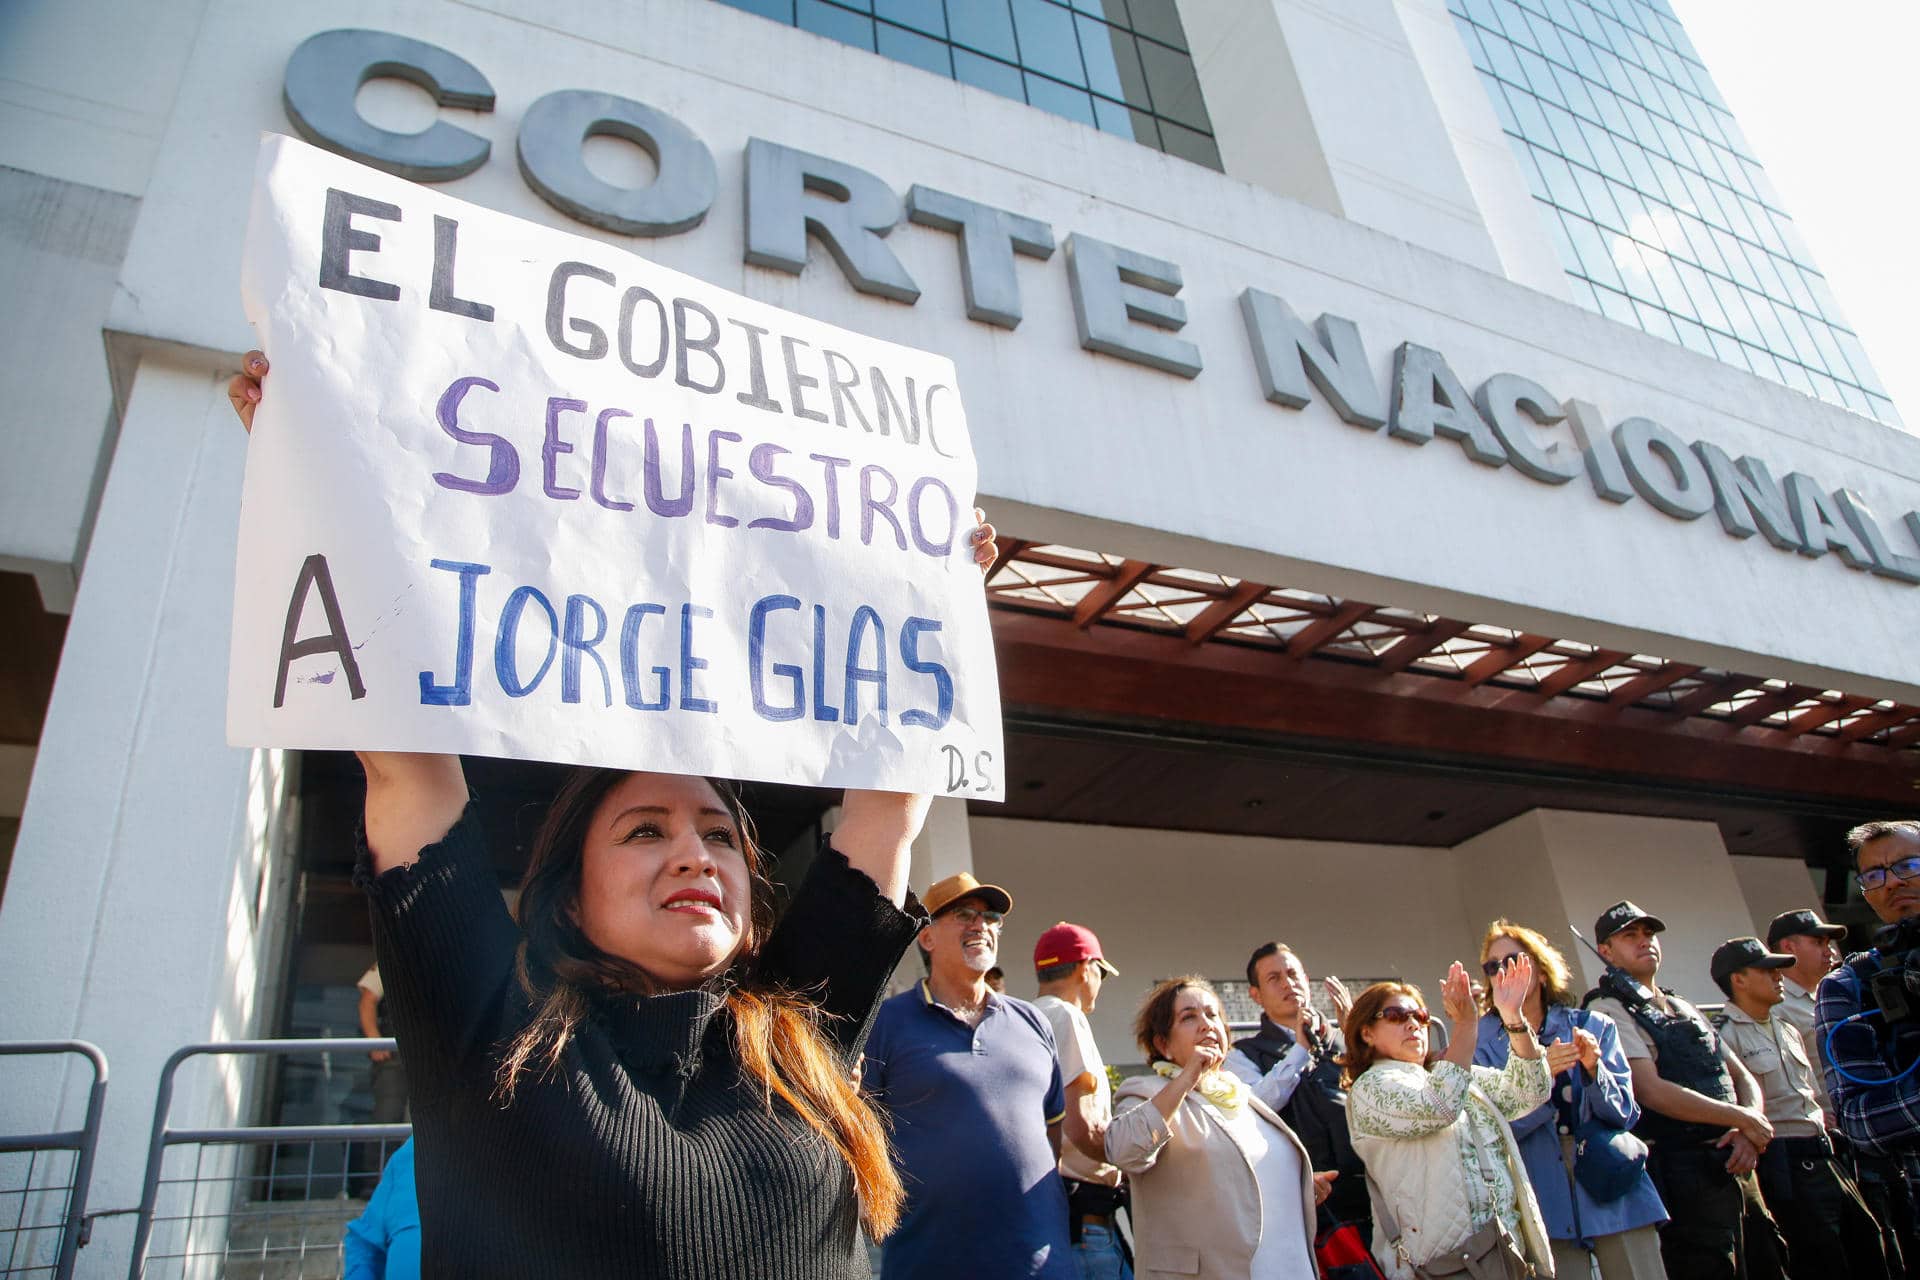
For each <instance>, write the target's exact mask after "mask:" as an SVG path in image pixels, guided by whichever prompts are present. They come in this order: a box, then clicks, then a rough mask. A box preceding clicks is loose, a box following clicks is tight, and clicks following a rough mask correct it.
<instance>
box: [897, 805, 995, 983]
mask: <svg viewBox="0 0 1920 1280" xmlns="http://www.w3.org/2000/svg"><path fill="white" fill-rule="evenodd" d="M969 823H970V819H969V818H968V817H967V802H966V801H965V800H961V799H959V798H957V797H954V796H936V797H935V798H934V801H933V808H932V810H931V811H929V812H928V814H927V825H926V826H924V827H922V828H921V829H920V835H919V838H918V839H916V840H915V841H914V842H913V865H912V867H911V869H910V870H909V871H908V873H907V885H908V887H909V888H911V889H912V890H913V891H914V892H915V893H925V892H926V891H927V886H928V885H930V884H932V883H934V882H935V881H936V880H945V879H946V878H947V877H948V876H951V875H958V874H959V873H960V872H962V871H972V870H973V833H972V828H971V826H970V825H969ZM1006 963H1007V962H1006V957H1005V956H1002V957H1001V959H1000V964H1001V967H1002V968H1005V967H1006ZM925 973H926V968H925V966H924V965H922V964H921V962H920V949H919V944H918V943H915V944H913V945H912V946H910V947H908V948H907V953H906V954H905V955H904V956H902V957H900V966H899V968H897V969H895V970H894V971H893V981H892V982H891V983H889V984H888V988H889V990H892V991H905V990H906V989H907V988H908V987H910V986H912V985H913V984H914V983H916V982H918V981H920V979H921V977H922V976H923V975H924V974H925Z"/></svg>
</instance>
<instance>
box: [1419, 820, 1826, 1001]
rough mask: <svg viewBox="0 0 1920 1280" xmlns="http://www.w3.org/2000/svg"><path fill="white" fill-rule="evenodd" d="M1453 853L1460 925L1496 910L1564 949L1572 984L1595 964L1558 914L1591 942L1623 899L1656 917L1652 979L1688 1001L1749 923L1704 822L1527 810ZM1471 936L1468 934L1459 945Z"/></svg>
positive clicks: (1713, 990)
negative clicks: (1656, 968) (1659, 954)
mask: <svg viewBox="0 0 1920 1280" xmlns="http://www.w3.org/2000/svg"><path fill="white" fill-rule="evenodd" d="M1454 857H1455V859H1456V864H1457V867H1458V873H1459V886H1460V897H1461V901H1462V902H1463V903H1464V904H1465V906H1466V913H1467V919H1468V921H1469V922H1470V925H1471V927H1472V928H1473V929H1475V930H1479V929H1482V928H1484V927H1485V926H1486V924H1487V923H1488V922H1490V921H1492V920H1493V919H1495V918H1496V917H1499V916H1505V917H1507V918H1509V919H1511V920H1514V921H1517V922H1518V923H1521V924H1524V925H1527V926H1529V927H1530V928H1534V929H1538V930H1539V931H1540V932H1541V933H1544V934H1546V935H1547V936H1548V937H1549V938H1551V939H1552V940H1553V942H1554V944H1555V945H1556V946H1558V947H1560V949H1561V950H1562V951H1564V952H1565V953H1566V956H1567V959H1568V960H1569V961H1570V962H1572V963H1573V965H1574V971H1575V975H1576V976H1577V977H1578V978H1579V980H1580V982H1581V989H1582V990H1585V989H1586V988H1587V987H1589V986H1591V985H1592V984H1593V983H1594V982H1595V981H1596V980H1597V979H1598V978H1599V976H1600V968H1601V966H1600V962H1599V961H1597V960H1595V959H1594V958H1593V956H1592V954H1591V953H1590V952H1588V951H1587V949H1586V948H1585V947H1582V946H1580V945H1579V944H1578V943H1576V942H1575V941H1574V940H1573V939H1572V938H1571V937H1569V936H1568V934H1569V932H1570V930H1569V922H1571V924H1572V925H1574V926H1577V927H1578V929H1579V931H1580V933H1581V934H1582V935H1583V936H1585V937H1587V938H1589V939H1591V937H1592V931H1593V921H1594V919H1595V917H1597V916H1598V915H1599V914H1600V912H1601V911H1603V910H1605V909H1606V908H1607V907H1608V906H1610V905H1612V904H1613V903H1615V902H1618V901H1619V900H1620V899H1622V898H1628V899H1631V900H1632V901H1634V902H1636V903H1638V904H1639V905H1640V907H1641V908H1642V909H1643V910H1645V911H1650V912H1652V913H1653V914H1654V915H1656V916H1658V917H1660V919H1661V920H1663V921H1665V922H1666V925H1667V931H1666V932H1665V933H1664V934H1662V935H1661V939H1660V941H1661V945H1662V950H1663V952H1664V958H1663V959H1662V961H1661V965H1660V982H1661V984H1662V985H1664V986H1669V987H1672V988H1673V989H1674V990H1676V991H1678V992H1679V993H1680V994H1681V995H1683V996H1685V997H1686V998H1687V999H1689V1000H1695V1001H1719V1000H1721V999H1723V997H1722V996H1721V994H1720V991H1719V988H1717V987H1715V986H1714V985H1713V979H1712V978H1711V976H1709V974H1708V972H1707V962H1708V960H1709V959H1710V958H1711V957H1712V955H1713V950H1714V948H1715V947H1717V946H1719V945H1720V944H1721V943H1722V942H1724V941H1726V940H1727V939H1728V938H1733V937H1738V936H1740V935H1741V934H1747V933H1752V932H1753V930H1754V927H1755V926H1754V916H1753V911H1752V909H1751V908H1750V907H1749V905H1748V901H1747V896H1746V894H1745V893H1744V892H1743V891H1742V887H1741V883H1740V878H1739V877H1738V876H1737V875H1736V874H1735V871H1734V860H1733V859H1732V858H1730V857H1729V856H1728V855H1727V850H1726V845H1725V844H1724V843H1723V842H1722V841H1721V839H1720V829H1719V828H1718V827H1716V826H1715V825H1714V824H1713V823H1711V822H1695V821H1690V820H1680V819H1674V818H1639V817H1629V816H1625V815H1621V814H1607V813H1573V812H1567V811H1562V810H1556V809H1535V810H1532V811H1530V812H1528V813H1524V814H1522V815H1520V816H1519V817H1517V818H1513V819H1510V820H1509V821H1507V822H1504V823H1502V824H1501V825H1500V826H1498V827H1495V828H1493V829H1492V830H1490V831H1487V832H1484V833H1482V834H1481V835H1479V836H1476V837H1474V838H1473V839H1471V840H1468V841H1465V842H1463V843H1462V844H1460V845H1459V846H1457V847H1456V848H1455V850H1454ZM1808 883H1809V885H1811V881H1809V882H1808ZM1478 941H1479V934H1478V932H1476V933H1475V934H1474V936H1473V937H1472V938H1471V939H1470V940H1469V941H1468V945H1472V944H1473V943H1477V942H1478Z"/></svg>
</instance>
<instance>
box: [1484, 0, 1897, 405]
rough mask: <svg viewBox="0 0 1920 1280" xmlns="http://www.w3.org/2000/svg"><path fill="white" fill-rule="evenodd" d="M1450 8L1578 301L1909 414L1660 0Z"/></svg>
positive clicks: (1720, 355) (1746, 365)
mask: <svg viewBox="0 0 1920 1280" xmlns="http://www.w3.org/2000/svg"><path fill="white" fill-rule="evenodd" d="M1447 7H1448V9H1449V10H1450V11H1451V12H1452V14H1453V17H1454V20H1455V23H1456V25H1457V26H1458V27H1459V30H1460V34H1461V37H1462V38H1463V39H1464V40H1465V41H1466V45H1467V52H1468V54H1469V55H1470V56H1471V57H1472V59H1473V64H1474V66H1476V67H1477V68H1479V70H1480V76H1481V80H1482V82H1483V83H1484V84H1485V86H1486V89H1487V92H1488V94H1489V96H1490V97H1491V98H1492V100H1493V109H1494V111H1495V113H1496V114H1497V115H1498V116H1499V117H1500V123H1501V125H1502V127H1503V128H1504V129H1505V130H1506V132H1507V135H1508V138H1509V141H1510V142H1511V143H1512V144H1513V149H1514V153H1515V155H1516V156H1517V158H1518V159H1519V162H1520V169H1521V172H1522V174H1523V175H1524V176H1525V178H1526V181H1527V184H1528V185H1529V187H1531V188H1532V191H1533V196H1534V198H1535V199H1536V200H1538V201H1539V202H1540V203H1541V204H1542V205H1544V206H1545V209H1546V212H1547V214H1548V218H1547V224H1548V226H1549V228H1551V230H1552V233H1553V237H1554V240H1555V242H1556V244H1557V245H1558V247H1559V251H1560V259H1561V262H1562V263H1563V264H1564V265H1565V267H1566V270H1567V275H1568V277H1569V278H1570V279H1571V281H1572V284H1573V293H1574V297H1575V299H1576V300H1577V301H1579V302H1580V303H1582V304H1583V305H1585V306H1587V307H1590V308H1592V309H1593V310H1595V311H1599V312H1600V313H1602V314H1603V315H1606V316H1609V317H1611V318H1612V319H1615V320H1619V321H1621V322H1622V323H1625V324H1630V325H1635V326H1637V327H1639V328H1641V329H1644V330H1646V331H1647V332H1648V333H1652V334H1655V335H1657V336H1659V337H1662V338H1665V339H1667V340H1668V341H1670V342H1678V343H1681V344H1683V345H1685V346H1687V347H1689V348H1691V349H1693V350H1695V351H1698V352H1700V353H1701V354H1702V355H1708V356H1713V357H1715V358H1716V359H1719V360H1722V361H1725V362H1726V363H1728V364H1731V365H1734V366H1736V367H1738V368H1743V369H1750V370H1752V371H1753V372H1754V373H1757V374H1759V375H1760V376H1762V377H1764V378H1770V379H1772V380H1774V381H1776V382H1781V383H1784V384H1786V385H1787V386H1789V387H1793V388H1795V389H1796V390H1799V391H1803V392H1805V393H1807V394H1808V395H1813V396H1818V397H1819V398H1820V399H1822V400H1825V401H1828V402H1829V403H1832V404H1837V405H1844V406H1845V407H1846V408H1848V409H1851V410H1853V411H1854V412H1855V413H1860V414H1864V415H1867V416H1869V417H1874V418H1878V419H1879V420H1881V421H1883V422H1889V423H1897V422H1898V421H1899V418H1898V415H1897V414H1896V412H1895V410H1894V406H1893V402H1892V401H1891V400H1889V399H1888V398H1887V394H1886V391H1885V389H1884V388H1883V387H1882V386H1881V384H1880V381H1879V379H1878V378H1877V377H1876V376H1875V375H1874V372H1873V369H1872V367H1871V366H1870V365H1869V364H1868V362H1867V356H1866V352H1865V351H1864V350H1863V349H1862V348H1861V345H1860V341H1859V339H1858V338H1857V337H1855V336H1854V333H1853V331H1852V330H1851V329H1850V328H1848V326H1847V323H1846V320H1845V318H1844V316H1843V315H1842V313H1841V310H1840V306H1839V304H1838V303H1837V302H1836V301H1835V300H1834V297H1833V293H1832V291H1831V290H1830V289H1829V288H1828V287H1827V281H1826V278H1825V277H1824V276H1822V275H1821V274H1820V272H1819V270H1818V269H1817V268H1816V267H1815V266H1814V263H1813V257H1812V255H1811V254H1810V253H1809V252H1808V251H1807V246H1806V244H1805V242H1804V241H1802V240H1801V239H1800V236H1799V234H1798V233H1797V232H1796V231H1795V230H1794V226H1793V220H1792V219H1791V218H1789V217H1788V216H1787V214H1786V212H1785V210H1783V209H1782V208H1781V204H1780V196H1779V193H1778V192H1776V191H1775V190H1774V189H1773V186H1772V184H1771V183H1769V182H1768V181H1767V175H1766V173H1765V172H1764V171H1763V170H1762V169H1761V167H1760V162H1759V160H1758V159H1756V158H1755V156H1754V154H1753V148H1752V147H1751V146H1750V145H1749V144H1748V142H1747V140H1746V138H1745V137H1744V136H1743V135H1742V134H1741V132H1740V126H1739V125H1738V124H1736V123H1735V122H1734V118H1733V115H1732V113H1731V112H1730V111H1728V110H1727V104H1726V103H1725V101H1723V100H1722V99H1721V97H1720V94H1719V91H1718V90H1716V89H1715V88H1714V85H1713V80H1712V78H1711V77H1710V76H1709V75H1708V74H1707V69H1706V68H1705V67H1704V66H1702V65H1701V62H1700V55H1699V54H1698V53H1697V52H1696V51H1695V49H1694V47H1693V45H1692V44H1691V43H1690V42H1689V41H1688V39H1687V34H1686V32H1685V31H1684V30H1682V29H1681V26H1680V23H1679V21H1678V20H1677V19H1676V18H1675V17H1674V14H1673V10H1672V8H1671V6H1670V5H1668V3H1667V2H1666V0H1447Z"/></svg>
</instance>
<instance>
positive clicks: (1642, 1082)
mask: <svg viewBox="0 0 1920 1280" xmlns="http://www.w3.org/2000/svg"><path fill="white" fill-rule="evenodd" d="M1666 927H1667V926H1666V924H1665V923H1664V922H1663V921H1661V920H1660V919H1659V918H1658V917H1656V916H1652V915H1649V914H1648V913H1647V912H1645V911H1642V910H1641V909H1640V908H1639V907H1637V906H1635V905H1634V904H1633V903H1631V902H1616V903H1614V904H1613V905H1612V906H1611V907H1608V908H1607V909H1606V910H1605V911H1603V912H1602V913H1601V914H1600V918H1599V919H1598V920H1597V921H1595V922H1594V926H1593V938H1594V945H1595V947H1596V948H1597V949H1598V950H1599V952H1600V956H1601V958H1602V959H1604V960H1605V961H1606V962H1607V964H1608V965H1609V966H1610V970H1609V974H1608V977H1606V978H1605V979H1603V980H1602V982H1601V986H1600V988H1599V989H1597V990H1595V991H1592V992H1589V993H1588V994H1587V997H1586V999H1585V1001H1583V1003H1584V1004H1585V1005H1587V1006H1589V1007H1591V1008H1594V1009H1598V1010H1599V1011H1600V1012H1602V1013H1604V1014H1606V1015H1607V1016H1608V1017H1610V1018H1612V1019H1613V1021H1614V1024H1615V1028H1616V1030H1617V1031H1618V1032H1619V1036H1620V1049H1621V1052H1623V1053H1624V1054H1626V1057H1627V1066H1628V1068H1629V1069H1630V1070H1631V1071H1632V1072H1633V1094H1634V1098H1635V1099H1636V1100H1637V1101H1638V1102H1639V1103H1640V1123H1639V1124H1637V1125H1635V1126H1634V1128H1633V1131H1634V1133H1636V1134H1638V1135H1639V1136H1640V1137H1641V1138H1642V1139H1643V1140H1644V1141H1645V1142H1646V1143H1647V1144H1648V1145H1649V1147H1651V1149H1652V1150H1651V1154H1650V1155H1649V1157H1648V1160H1647V1172H1648V1173H1649V1174H1650V1175H1651V1176H1652V1178H1653V1183H1654V1186H1655V1188H1656V1189H1658V1190H1659V1192H1660V1199H1661V1201H1662V1202H1663V1203H1664V1204H1665V1205H1666V1206H1667V1212H1668V1214H1670V1215H1671V1218H1670V1220H1669V1221H1668V1222H1667V1224H1666V1225H1665V1226H1663V1227H1661V1228H1660V1254H1661V1257H1662V1258H1663V1259H1664V1260H1665V1262H1666V1269H1667V1274H1668V1275H1669V1276H1673V1277H1676V1280H1677V1278H1678V1277H1683V1276H1684V1277H1686V1278H1687V1280H1735V1278H1736V1277H1740V1278H1743V1280H1746V1278H1751V1280H1772V1278H1773V1277H1777V1276H1781V1275H1784V1274H1785V1271H1784V1268H1783V1266H1782V1263H1781V1257H1780V1255H1781V1254H1783V1253H1784V1252H1785V1249H1784V1246H1783V1242H1782V1240H1781V1238H1780V1233H1779V1228H1778V1227H1777V1226H1776V1225H1775V1224H1774V1221H1773V1219H1772V1217H1771V1216H1770V1215H1769V1214H1768V1213H1767V1210H1766V1206H1765V1204H1764V1203H1762V1201H1761V1199H1760V1188H1759V1184H1758V1183H1757V1182H1755V1180H1754V1178H1753V1170H1754V1167H1755V1166H1756V1165H1757V1164H1758V1163H1759V1160H1760V1154H1761V1152H1763V1151H1764V1150H1765V1149H1766V1147H1767V1144H1768V1143H1769V1142H1771V1141H1772V1140H1773V1126H1772V1124H1770V1123H1769V1122H1768V1120H1767V1117H1766V1116H1765V1114H1764V1113H1763V1112H1762V1111H1761V1110H1760V1107H1761V1096H1760V1088H1759V1086H1758V1085H1757V1084H1756V1083H1755V1082H1754V1079H1753V1076H1752V1075H1750V1074H1749V1073H1748V1072H1747V1069H1746V1068H1745V1067H1744V1066H1742V1065H1741V1064H1740V1060H1739V1059H1738V1058H1736V1057H1734V1056H1733V1054H1732V1053H1731V1052H1730V1051H1729V1050H1728V1049H1727V1047H1726V1045H1725V1044H1723V1043H1722V1042H1721V1040H1720V1037H1719V1036H1718V1035H1716V1034H1715V1033H1714V1030H1713V1027H1712V1026H1711V1024H1709V1023H1708V1022H1707V1019H1706V1017H1705V1016H1704V1015H1703V1014H1701V1012H1700V1011H1699V1010H1698V1009H1696V1008H1694V1007H1693V1006H1692V1005H1691V1004H1689V1003H1687V1002H1686V1001H1685V1000H1683V999H1681V998H1680V997H1679V996H1678V995H1677V994H1675V993H1674V992H1672V991H1668V990H1666V989H1664V988H1661V987H1658V986H1656V985H1655V984H1656V982H1657V980H1658V977H1659V973H1660V938H1659V935H1660V933H1661V932H1662V931H1664V930H1665V929H1666ZM1614 970H1618V971H1619V973H1620V974H1623V975H1624V976H1625V979H1626V981H1621V980H1619V979H1618V978H1616V977H1615V976H1614V973H1613V971H1614Z"/></svg>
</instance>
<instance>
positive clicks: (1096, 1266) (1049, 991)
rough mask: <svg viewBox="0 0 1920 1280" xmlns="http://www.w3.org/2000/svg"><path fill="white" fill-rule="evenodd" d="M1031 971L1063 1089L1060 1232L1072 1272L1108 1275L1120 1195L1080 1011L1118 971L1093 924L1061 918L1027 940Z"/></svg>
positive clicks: (1109, 1110) (1101, 1073) (1117, 1257)
mask: <svg viewBox="0 0 1920 1280" xmlns="http://www.w3.org/2000/svg"><path fill="white" fill-rule="evenodd" d="M1033 972H1034V977H1036V978H1037V979H1039V982H1040V995H1039V996H1038V998H1036V999H1035V1000H1034V1002H1033V1006H1034V1008H1036V1009H1038V1010H1040V1012H1041V1013H1044V1014H1045V1015H1046V1016H1047V1021H1048V1023H1050V1024H1051V1025H1052V1027H1053V1044H1054V1049H1055V1051H1056V1052H1057V1053H1058V1054H1059V1057H1060V1079H1061V1081H1062V1082H1063V1083H1064V1084H1065V1086H1066V1091H1067V1117H1066V1133H1065V1137H1066V1141H1065V1142H1063V1143H1062V1144H1061V1146H1060V1178H1061V1181H1062V1182H1064V1183H1065V1184H1066V1188H1067V1230H1068V1235H1069V1238H1070V1239H1071V1240H1072V1241H1073V1250H1074V1252H1075V1253H1076V1254H1078V1255H1079V1258H1080V1263H1081V1266H1080V1274H1081V1275H1082V1276H1085V1277H1099V1280H1108V1278H1109V1277H1119V1276H1122V1275H1125V1274H1126V1264H1125V1257H1124V1254H1123V1253H1122V1252H1121V1245H1120V1236H1119V1233H1118V1232H1116V1231H1115V1230H1114V1227H1113V1214H1114V1210H1116V1209H1118V1208H1119V1207H1120V1205H1121V1204H1122V1203H1123V1194H1124V1193H1123V1192H1122V1190H1121V1183H1120V1176H1121V1175H1120V1171H1119V1170H1118V1169H1116V1168H1114V1167H1113V1166H1112V1165H1110V1164H1108V1163H1107V1161H1106V1149H1105V1144H1106V1131H1107V1121H1109V1120H1111V1119H1112V1118H1113V1085H1112V1083H1111V1082H1110V1081H1109V1080H1108V1079H1107V1067H1106V1063H1105V1062H1104V1061H1103V1060H1102V1059H1101V1057H1100V1047H1099V1046H1098V1045H1097V1044H1095V1043H1094V1040H1093V1028H1092V1027H1091V1026H1090V1025H1088V1023H1087V1015H1088V1014H1089V1013H1092V1012H1093V1006H1094V1003H1095V1002H1096V1001H1097V1000H1099V998H1100V984H1101V983H1102V982H1104V981H1106V979H1108V978H1111V977H1113V976H1115V975H1116V974H1118V973H1119V972H1120V971H1119V970H1118V969H1116V968H1114V967H1113V966H1112V965H1110V964H1108V963H1107V959H1106V956H1105V955H1104V954H1102V952H1101V950H1100V939H1099V938H1097V937H1095V936H1094V932H1093V930H1091V929H1089V928H1087V927H1086V926H1085V925H1078V924H1068V923H1067V922H1066V921H1064V920H1062V921H1061V922H1060V923H1059V924H1056V925H1054V926H1053V928H1051V929H1048V930H1047V931H1046V932H1045V933H1043V934H1041V935H1040V940H1039V941H1038V942H1036V943H1034V944H1033Z"/></svg>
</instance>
